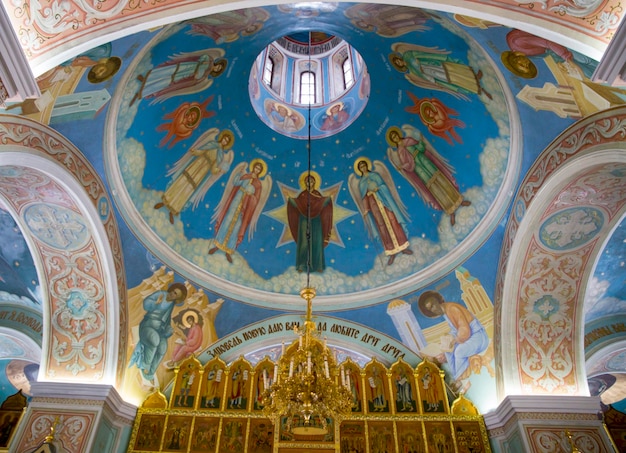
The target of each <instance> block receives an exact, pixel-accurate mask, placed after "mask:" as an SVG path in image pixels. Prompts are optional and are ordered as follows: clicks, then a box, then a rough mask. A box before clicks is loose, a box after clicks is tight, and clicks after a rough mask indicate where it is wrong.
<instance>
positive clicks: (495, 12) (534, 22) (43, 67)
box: [4, 0, 620, 76]
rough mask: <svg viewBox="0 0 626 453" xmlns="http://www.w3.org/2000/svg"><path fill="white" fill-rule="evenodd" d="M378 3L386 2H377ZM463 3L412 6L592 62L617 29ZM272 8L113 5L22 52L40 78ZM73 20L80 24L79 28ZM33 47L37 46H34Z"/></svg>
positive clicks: (21, 19) (18, 13) (34, 15)
mask: <svg viewBox="0 0 626 453" xmlns="http://www.w3.org/2000/svg"><path fill="white" fill-rule="evenodd" d="M345 1H348V0H345ZM380 3H383V4H384V3H387V2H385V1H381V2H380ZM468 3H469V5H470V6H469V7H467V6H464V7H459V6H458V4H457V3H456V2H454V1H450V0H446V1H443V2H433V1H427V2H422V3H421V4H420V5H417V6H418V7H421V8H426V9H432V10H434V11H444V12H448V13H454V14H460V15H468V16H471V17H475V18H478V19H482V20H486V21H492V22H495V23H499V24H502V25H505V26H509V27H513V28H519V27H520V24H523V28H524V29H526V30H527V31H529V32H531V33H533V34H536V35H538V36H541V37H544V38H546V39H549V40H551V41H554V42H557V43H559V44H562V45H564V46H566V47H568V48H571V49H574V50H576V51H578V52H580V53H582V54H584V55H587V56H589V57H590V58H593V59H595V60H600V59H601V58H602V55H603V54H604V52H605V51H606V47H607V45H608V41H609V40H610V37H611V36H612V34H613V33H614V30H615V29H616V28H617V25H618V23H615V24H614V26H613V27H606V30H605V31H604V32H605V33H604V34H601V33H598V32H597V30H588V29H586V27H588V24H587V23H586V22H585V21H584V17H577V16H576V14H566V15H564V16H560V17H557V16H555V15H554V14H552V13H551V11H546V13H545V15H544V14H542V13H541V12H537V11H528V12H527V11H525V10H523V9H519V8H514V7H511V6H510V5H508V4H507V3H506V2H505V1H503V2H502V3H501V4H493V3H492V4H491V5H485V4H484V3H482V2H480V1H478V0H476V1H473V2H468ZM4 4H5V5H4V6H5V8H6V9H7V12H8V14H9V15H10V16H11V20H12V21H13V24H14V28H15V29H16V30H17V29H20V28H21V29H32V26H31V25H29V23H26V22H25V21H26V20H28V21H30V23H35V24H36V23H38V22H40V21H44V20H45V18H46V17H47V16H46V15H45V14H43V13H42V12H40V11H38V10H36V9H33V10H31V11H30V14H22V10H21V9H20V8H21V7H20V8H18V7H16V6H13V5H9V4H8V2H6V1H4ZM274 4H276V2H274V1H267V0H264V1H262V2H260V3H258V2H257V3H253V2H251V1H250V0H244V1H238V0H226V1H223V2H220V3H219V4H218V5H215V4H211V2H205V1H200V2H198V1H183V2H181V1H178V2H173V3H172V2H165V3H156V4H154V5H153V6H148V7H146V5H142V6H141V9H138V10H136V11H131V10H129V9H128V8H127V4H126V2H118V3H117V4H115V5H113V6H112V7H111V8H109V9H106V10H103V11H102V12H101V13H100V14H102V17H98V19H99V20H97V21H96V22H97V25H96V26H93V25H91V24H92V23H93V20H92V19H93V17H92V15H93V14H94V11H93V10H90V11H88V12H87V11H80V12H79V13H82V14H78V15H75V16H73V21H72V24H73V26H72V27H64V26H62V25H60V26H59V28H58V29H56V30H54V29H53V30H49V32H50V33H51V34H52V35H53V39H47V40H46V41H45V45H43V46H39V47H38V48H34V47H30V48H29V47H27V48H25V49H24V51H25V53H26V54H27V55H28V58H29V63H30V66H31V69H32V71H33V74H34V75H35V76H39V75H41V74H43V73H44V72H46V71H48V70H50V69H52V68H54V67H55V66H57V65H59V64H61V63H63V62H64V61H67V60H69V59H71V58H73V57H75V56H77V55H79V54H80V53H81V52H84V51H86V50H89V49H92V48H94V47H96V46H98V45H102V44H104V43H107V42H110V41H112V40H115V39H119V38H122V37H124V36H128V35H129V34H132V33H138V32H141V31H145V30H150V29H154V28H158V27H162V26H166V25H169V24H171V23H173V22H176V21H183V20H188V19H192V18H195V17H202V16H207V15H211V14H216V13H220V12H223V11H229V10H235V9H242V8H253V7H263V6H269V5H274ZM398 4H401V5H405V6H411V7H416V5H415V4H411V3H410V2H408V1H401V2H399V3H398ZM133 13H136V14H133ZM587 15H588V14H586V15H585V17H586V16H587ZM77 17H80V18H81V19H80V20H79V21H78V22H77ZM619 19H620V18H619V17H617V16H616V17H615V21H616V22H618V21H619ZM59 24H63V21H59ZM75 27H77V28H75ZM42 28H46V27H42ZM77 29H78V30H79V31H80V32H79V33H76V31H77ZM34 42H38V41H37V40H34V41H33V43H34Z"/></svg>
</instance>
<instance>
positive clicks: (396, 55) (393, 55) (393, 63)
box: [389, 52, 409, 72]
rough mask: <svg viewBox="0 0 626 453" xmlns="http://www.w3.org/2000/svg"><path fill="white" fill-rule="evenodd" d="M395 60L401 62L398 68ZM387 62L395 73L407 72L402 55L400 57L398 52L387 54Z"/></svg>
mask: <svg viewBox="0 0 626 453" xmlns="http://www.w3.org/2000/svg"><path fill="white" fill-rule="evenodd" d="M397 60H400V61H402V66H400V65H399V64H398V63H397V62H396V61H397ZM389 62H390V63H391V66H393V67H394V69H395V70H396V71H399V72H409V68H407V66H406V62H405V61H404V59H403V58H402V55H400V54H399V53H398V52H395V53H390V54H389Z"/></svg>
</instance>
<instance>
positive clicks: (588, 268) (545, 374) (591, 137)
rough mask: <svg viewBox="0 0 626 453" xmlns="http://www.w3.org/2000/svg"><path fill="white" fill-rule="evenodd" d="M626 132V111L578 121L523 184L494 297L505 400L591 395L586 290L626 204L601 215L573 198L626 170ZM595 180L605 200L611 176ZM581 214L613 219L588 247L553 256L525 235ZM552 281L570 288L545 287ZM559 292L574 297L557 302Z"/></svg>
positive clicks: (611, 111) (622, 202)
mask: <svg viewBox="0 0 626 453" xmlns="http://www.w3.org/2000/svg"><path fill="white" fill-rule="evenodd" d="M625 129H626V108H624V107H619V108H615V109H609V110H606V111H604V112H600V113H598V114H596V115H592V116H590V117H588V118H586V119H584V120H581V121H579V122H577V123H576V124H574V125H573V126H571V127H570V128H569V129H567V130H566V131H565V132H563V134H561V135H560V136H559V137H558V138H557V139H555V140H554V141H553V142H552V144H551V145H550V146H549V147H548V148H546V149H545V150H544V151H543V152H542V153H541V155H540V156H539V157H538V158H537V160H536V161H535V163H534V164H533V166H532V167H531V169H530V170H529V171H528V173H527V176H526V178H525V180H524V181H523V183H522V184H521V186H520V189H519V191H518V194H517V196H516V198H515V200H514V203H513V208H512V209H513V211H512V214H511V216H510V218H509V222H508V224H507V229H506V232H505V237H504V242H503V247H502V252H501V255H500V265H499V274H498V276H497V279H496V291H495V297H494V300H495V311H496V313H495V315H496V316H495V319H496V337H499V338H500V341H499V342H496V345H497V348H498V351H497V353H496V357H497V360H498V364H497V365H498V368H500V373H499V374H498V392H499V397H500V398H504V396H506V395H511V394H543V393H553V392H559V393H563V394H588V389H587V384H586V373H585V365H584V347H583V341H582V336H583V335H584V326H583V305H584V295H585V291H586V284H587V280H588V279H589V278H590V277H591V273H592V271H593V268H594V266H595V262H596V260H597V256H598V254H599V253H600V252H601V250H602V245H603V244H604V243H605V240H606V238H607V236H608V235H609V234H610V233H611V232H612V231H613V228H614V226H615V224H616V223H617V222H619V219H620V218H621V216H622V215H623V213H624V211H625V209H626V205H625V200H613V201H614V203H613V204H612V205H611V206H600V208H599V209H598V206H597V205H596V206H595V208H594V203H593V202H589V201H587V205H585V204H584V203H583V204H581V203H580V200H576V202H575V203H573V202H572V201H573V200H574V199H575V196H574V195H573V192H574V191H575V190H576V189H577V184H578V183H579V182H580V181H582V180H584V179H585V178H587V177H589V175H590V174H592V173H593V172H594V171H604V172H607V171H608V168H609V166H611V165H613V164H615V165H620V164H621V165H624V164H626V154H625V153H624V149H626V144H625V143H624V142H623V137H624V134H625ZM595 182H596V183H598V184H599V185H597V186H596V187H594V189H595V190H596V191H598V193H599V194H600V195H607V196H608V195H609V194H610V192H611V191H612V190H615V187H614V186H611V184H610V182H608V178H607V179H605V180H604V183H603V182H602V181H595ZM621 183H622V184H623V181H622V182H621ZM582 184H585V183H584V182H582ZM563 200H566V201H565V202H563ZM568 201H569V202H570V203H569V204H568ZM577 208H582V209H592V210H595V211H599V212H601V216H604V218H606V219H607V220H606V222H603V225H601V228H600V229H599V230H598V231H597V234H596V235H595V237H593V238H590V240H589V241H588V242H587V243H586V244H583V245H582V246H580V247H573V248H569V249H567V248H566V249H563V250H558V251H557V250H549V249H548V248H546V247H544V246H542V244H541V243H540V240H539V239H538V235H535V234H525V233H524V232H526V231H530V232H535V231H538V230H539V229H540V227H543V226H545V225H546V224H547V223H546V222H548V221H549V220H550V218H551V216H552V217H553V216H554V215H555V214H556V213H558V211H559V210H561V209H577ZM568 261H569V262H575V263H576V265H575V266H576V269H574V271H575V275H576V278H573V274H570V275H565V274H566V273H565V272H562V271H560V270H559V267H560V265H563V264H564V263H565V262H568ZM570 271H571V269H570ZM547 279H551V281H552V283H554V282H557V284H560V285H562V287H561V288H556V289H555V288H553V289H554V291H548V290H547V288H546V287H543V289H542V287H541V284H542V282H545V281H547ZM567 280H569V281H567ZM558 290H561V291H565V292H564V293H562V294H567V297H559V296H557V294H556V293H557V291H558ZM505 301H506V302H505ZM542 313H543V315H542ZM539 328H541V329H543V332H544V333H545V332H548V334H549V335H552V337H551V339H550V341H548V342H542V341H541V339H540V338H539V337H538V336H537V335H538V331H537V329H539ZM546 329H547V331H546ZM511 332H515V336H511ZM571 332H573V334H572V333H571ZM505 334H506V337H507V338H508V339H509V340H507V341H505ZM511 338H513V341H511ZM564 353H565V355H563V354H564ZM568 362H569V363H568ZM533 363H534V365H533ZM564 363H565V366H564V368H562V369H559V368H560V367H561V365H563V364H564ZM559 364H560V365H559Z"/></svg>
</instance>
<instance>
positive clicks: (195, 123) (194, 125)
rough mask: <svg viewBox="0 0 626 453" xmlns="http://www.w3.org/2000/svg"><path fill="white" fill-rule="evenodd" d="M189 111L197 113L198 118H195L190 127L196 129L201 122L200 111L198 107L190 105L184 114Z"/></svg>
mask: <svg viewBox="0 0 626 453" xmlns="http://www.w3.org/2000/svg"><path fill="white" fill-rule="evenodd" d="M191 110H196V111H197V112H198V117H197V118H196V121H194V122H193V124H191V125H190V127H196V126H197V125H198V124H199V123H200V121H201V120H202V110H200V107H198V106H197V105H192V106H191V107H189V108H188V109H187V111H186V112H185V113H189V111H191Z"/></svg>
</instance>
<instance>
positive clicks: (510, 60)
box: [500, 50, 537, 79]
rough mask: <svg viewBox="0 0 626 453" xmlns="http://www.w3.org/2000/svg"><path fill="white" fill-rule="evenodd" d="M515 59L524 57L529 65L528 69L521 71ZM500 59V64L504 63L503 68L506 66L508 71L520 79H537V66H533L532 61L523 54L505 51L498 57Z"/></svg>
mask: <svg viewBox="0 0 626 453" xmlns="http://www.w3.org/2000/svg"><path fill="white" fill-rule="evenodd" d="M515 57H524V58H525V59H526V60H528V62H529V63H530V65H529V67H528V69H522V68H521V67H520V65H519V64H517V63H516V62H515ZM500 59H501V60H502V63H504V66H506V68H507V69H508V70H509V71H511V72H512V73H513V74H515V75H516V76H518V77H522V78H524V79H534V78H535V77H537V66H535V63H533V62H532V60H531V59H530V58H528V55H526V54H525V53H523V52H519V51H517V50H515V51H511V50H505V51H504V52H502V54H501V55H500Z"/></svg>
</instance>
